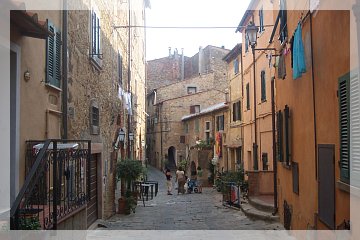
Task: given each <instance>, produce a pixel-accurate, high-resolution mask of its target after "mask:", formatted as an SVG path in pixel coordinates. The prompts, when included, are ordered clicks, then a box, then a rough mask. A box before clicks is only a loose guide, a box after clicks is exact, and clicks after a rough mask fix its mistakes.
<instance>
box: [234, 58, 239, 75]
mask: <svg viewBox="0 0 360 240" xmlns="http://www.w3.org/2000/svg"><path fill="white" fill-rule="evenodd" d="M234 73H235V74H238V73H239V60H238V59H237V58H236V59H235V60H234Z"/></svg>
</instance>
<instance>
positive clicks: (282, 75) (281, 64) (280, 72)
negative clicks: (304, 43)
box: [278, 53, 286, 79]
mask: <svg viewBox="0 0 360 240" xmlns="http://www.w3.org/2000/svg"><path fill="white" fill-rule="evenodd" d="M285 76H286V66H285V56H284V54H283V53H281V54H280V57H279V66H278V78H280V79H285Z"/></svg>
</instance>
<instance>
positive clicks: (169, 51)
mask: <svg viewBox="0 0 360 240" xmlns="http://www.w3.org/2000/svg"><path fill="white" fill-rule="evenodd" d="M169 58H171V47H169Z"/></svg>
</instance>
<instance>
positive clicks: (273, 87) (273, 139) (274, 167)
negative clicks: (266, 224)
mask: <svg viewBox="0 0 360 240" xmlns="http://www.w3.org/2000/svg"><path fill="white" fill-rule="evenodd" d="M271 120H272V145H273V146H272V154H273V171H274V212H273V213H272V215H275V214H276V213H277V211H278V204H277V194H278V193H277V162H276V146H275V141H276V137H275V77H272V78H271Z"/></svg>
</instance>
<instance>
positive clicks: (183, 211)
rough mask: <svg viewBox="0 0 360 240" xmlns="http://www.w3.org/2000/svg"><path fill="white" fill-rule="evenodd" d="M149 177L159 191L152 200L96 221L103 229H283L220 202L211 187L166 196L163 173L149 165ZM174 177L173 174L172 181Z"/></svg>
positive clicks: (175, 192) (274, 223)
mask: <svg viewBox="0 0 360 240" xmlns="http://www.w3.org/2000/svg"><path fill="white" fill-rule="evenodd" d="M148 179H149V180H153V181H158V182H159V192H158V194H157V196H156V197H154V198H153V199H152V200H149V201H146V202H145V207H144V206H143V203H142V201H139V202H138V205H137V207H136V212H135V214H134V213H131V214H130V215H120V214H116V215H115V216H113V217H111V218H110V219H108V220H106V221H104V220H101V221H100V222H99V223H101V225H104V226H106V227H107V228H100V229H106V230H250V229H251V230H252V229H254V230H260V229H261V230H265V229H266V230H277V229H283V227H282V226H281V224H280V223H278V222H273V223H271V222H265V221H262V220H254V219H250V218H248V217H247V216H245V214H244V213H243V212H241V211H240V210H236V209H231V208H227V207H225V206H223V205H222V201H221V198H222V195H221V194H220V193H218V192H217V191H216V190H215V189H213V188H204V189H203V192H202V193H201V194H200V193H192V194H184V195H182V194H180V195H177V191H176V190H175V189H173V191H172V193H173V195H167V192H166V185H165V176H164V174H163V173H162V172H161V171H159V170H158V169H156V168H153V167H151V166H148ZM174 182H175V177H173V183H174Z"/></svg>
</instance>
